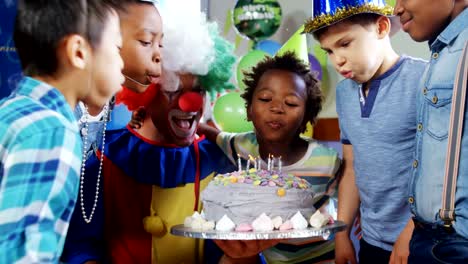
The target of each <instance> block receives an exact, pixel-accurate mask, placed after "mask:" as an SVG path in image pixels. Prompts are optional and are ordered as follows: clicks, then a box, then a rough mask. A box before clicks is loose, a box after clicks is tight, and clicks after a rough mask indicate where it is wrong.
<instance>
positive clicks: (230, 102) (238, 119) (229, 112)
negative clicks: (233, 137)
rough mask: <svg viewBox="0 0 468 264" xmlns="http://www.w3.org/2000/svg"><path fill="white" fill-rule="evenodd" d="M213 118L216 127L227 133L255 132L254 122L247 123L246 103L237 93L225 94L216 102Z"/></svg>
mask: <svg viewBox="0 0 468 264" xmlns="http://www.w3.org/2000/svg"><path fill="white" fill-rule="evenodd" d="M213 117H214V121H215V123H216V125H217V126H218V127H219V128H220V129H221V130H223V131H226V132H235V133H238V132H248V131H252V130H253V125H252V122H249V121H247V113H246V108H245V101H244V99H242V98H241V97H240V94H239V93H236V92H231V93H228V94H225V95H223V96H221V97H219V98H218V99H217V100H216V102H215V105H214V107H213Z"/></svg>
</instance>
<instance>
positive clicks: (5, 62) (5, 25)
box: [0, 0, 22, 99]
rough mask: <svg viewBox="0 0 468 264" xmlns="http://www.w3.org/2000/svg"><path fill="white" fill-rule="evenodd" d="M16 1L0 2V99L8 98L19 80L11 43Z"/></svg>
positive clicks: (14, 50)
mask: <svg viewBox="0 0 468 264" xmlns="http://www.w3.org/2000/svg"><path fill="white" fill-rule="evenodd" d="M15 14H16V1H13V0H11V1H1V2H0V17H1V18H2V19H1V20H0V99H1V98H3V97H6V96H8V95H9V94H10V93H11V91H12V90H13V89H15V88H16V85H17V83H18V82H19V81H20V80H21V78H22V74H21V64H20V62H19V58H18V55H17V53H16V48H15V45H14V43H13V25H14V21H15Z"/></svg>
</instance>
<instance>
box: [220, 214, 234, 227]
mask: <svg viewBox="0 0 468 264" xmlns="http://www.w3.org/2000/svg"><path fill="white" fill-rule="evenodd" d="M234 227H236V225H235V224H234V222H232V220H231V219H230V218H229V217H228V216H227V215H223V217H221V219H219V221H218V222H217V223H216V230H218V231H231V230H233V229H234Z"/></svg>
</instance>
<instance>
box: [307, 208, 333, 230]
mask: <svg viewBox="0 0 468 264" xmlns="http://www.w3.org/2000/svg"><path fill="white" fill-rule="evenodd" d="M328 221H329V218H328V216H327V215H325V214H322V213H320V211H319V210H317V211H315V213H314V214H313V215H312V216H311V217H310V220H309V223H310V225H311V226H312V227H315V228H320V227H323V226H325V225H326V224H328Z"/></svg>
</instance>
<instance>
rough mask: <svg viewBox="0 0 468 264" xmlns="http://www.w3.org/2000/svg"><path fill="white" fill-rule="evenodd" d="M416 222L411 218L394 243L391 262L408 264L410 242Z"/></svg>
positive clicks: (393, 263) (391, 263)
mask: <svg viewBox="0 0 468 264" xmlns="http://www.w3.org/2000/svg"><path fill="white" fill-rule="evenodd" d="M413 229H414V224H413V220H411V219H410V221H409V222H408V224H407V225H406V226H405V229H403V231H402V232H401V233H400V235H399V236H398V238H397V240H396V241H395V244H394V245H393V250H392V255H390V262H389V263H390V264H406V263H408V256H409V243H410V240H411V236H412V235H413Z"/></svg>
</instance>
